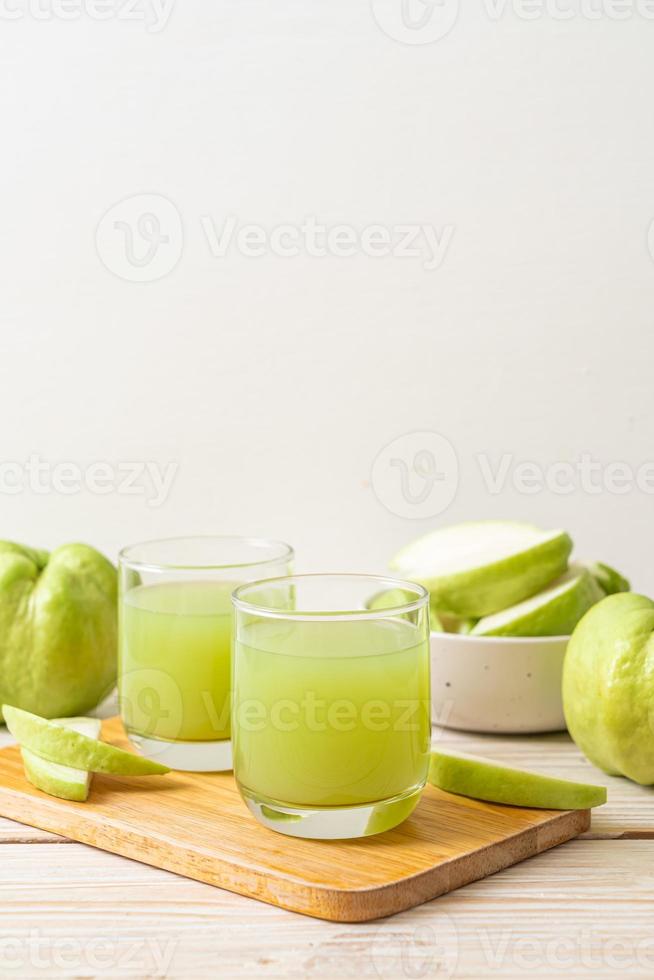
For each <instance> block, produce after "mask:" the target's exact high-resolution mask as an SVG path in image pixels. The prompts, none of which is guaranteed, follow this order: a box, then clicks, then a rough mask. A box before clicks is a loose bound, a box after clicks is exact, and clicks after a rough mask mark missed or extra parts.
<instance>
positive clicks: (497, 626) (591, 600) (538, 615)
mask: <svg viewBox="0 0 654 980" xmlns="http://www.w3.org/2000/svg"><path fill="white" fill-rule="evenodd" d="M603 598H604V593H603V592H602V590H601V589H600V587H599V586H598V584H597V582H596V581H595V579H594V578H593V576H592V575H590V574H589V572H587V571H586V570H585V569H584V568H581V567H575V566H574V565H573V566H572V567H571V568H570V570H569V571H567V572H566V573H565V574H564V575H562V576H561V578H559V579H557V580H556V581H555V582H553V583H552V585H550V586H549V588H546V589H544V590H543V591H542V592H539V593H538V595H535V596H532V597H531V598H530V599H525V600H524V601H523V602H519V603H517V605H515V606H510V607H509V608H508V609H503V610H502V611H501V612H498V613H494V614H493V615H492V616H484V617H483V619H480V620H479V622H478V623H477V625H476V626H473V628H472V630H471V631H470V634H471V636H569V635H570V633H572V631H573V630H574V628H575V626H576V625H577V623H578V622H579V620H580V619H581V617H582V616H583V615H584V614H585V613H586V612H588V610H589V609H590V607H591V606H594V605H595V603H596V602H599V601H600V600H601V599H603Z"/></svg>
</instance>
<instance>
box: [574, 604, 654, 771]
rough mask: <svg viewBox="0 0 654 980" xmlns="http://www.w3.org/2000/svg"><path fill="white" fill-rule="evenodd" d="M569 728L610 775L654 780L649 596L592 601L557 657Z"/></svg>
mask: <svg viewBox="0 0 654 980" xmlns="http://www.w3.org/2000/svg"><path fill="white" fill-rule="evenodd" d="M563 709H564V712H565V718H566V722H567V725H568V730H569V732H570V734H571V735H572V738H573V739H574V740H575V742H576V743H577V745H578V746H579V748H580V749H581V750H582V752H583V753H584V754H585V755H586V756H587V757H588V758H589V759H590V761H591V762H592V763H594V764H595V765H596V766H598V767H599V768H600V769H603V770H604V772H606V773H608V774H609V775H612V776H628V778H629V779H633V780H634V782H636V783H642V784H644V785H650V784H652V783H654V602H652V600H651V599H647V598H646V597H645V596H642V595H636V594H634V593H633V592H619V593H616V594H615V595H609V596H607V598H606V599H602V601H601V602H598V603H597V605H595V606H593V607H592V609H590V610H589V611H588V612H587V613H586V615H585V616H584V617H583V619H582V620H581V621H580V623H579V624H578V626H577V628H576V629H575V631H574V632H573V634H572V637H571V639H570V642H569V644H568V648H567V650H566V654H565V660H564V663H563Z"/></svg>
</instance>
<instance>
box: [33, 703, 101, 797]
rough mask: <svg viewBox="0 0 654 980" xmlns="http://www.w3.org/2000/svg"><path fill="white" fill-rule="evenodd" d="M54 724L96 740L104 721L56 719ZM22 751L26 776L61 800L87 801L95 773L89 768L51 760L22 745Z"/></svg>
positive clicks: (96, 719)
mask: <svg viewBox="0 0 654 980" xmlns="http://www.w3.org/2000/svg"><path fill="white" fill-rule="evenodd" d="M52 724H53V725H61V727H62V728H69V729H72V731H75V732H78V733H79V734H80V735H86V737H87V738H93V739H97V738H99V736H100V728H101V724H102V723H101V722H100V719H99V718H54V719H53V720H52ZM20 751H21V755H22V757H23V765H24V767H25V775H26V776H27V778H28V779H29V781H30V783H32V785H33V786H36V788H37V789H40V790H43V792H44V793H48V794H49V795H50V796H58V797H59V798H60V799H62V800H75V801H77V802H78V803H83V802H84V800H86V798H87V797H88V795H89V788H90V785H91V776H92V773H90V772H89V770H88V769H74V768H73V767H72V766H62V765H61V764H60V763H59V762H48V760H47V759H42V758H41V757H40V756H38V755H35V754H34V752H31V751H30V750H29V749H26V748H21V750H20Z"/></svg>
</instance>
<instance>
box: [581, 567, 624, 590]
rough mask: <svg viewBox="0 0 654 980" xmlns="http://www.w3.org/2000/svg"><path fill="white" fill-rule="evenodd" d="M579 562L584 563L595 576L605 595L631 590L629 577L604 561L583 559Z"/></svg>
mask: <svg viewBox="0 0 654 980" xmlns="http://www.w3.org/2000/svg"><path fill="white" fill-rule="evenodd" d="M578 564H580V565H583V567H584V568H586V569H587V570H588V571H589V572H590V574H591V575H592V576H593V578H594V579H595V581H596V582H597V584H598V585H599V587H600V588H601V589H602V591H603V592H604V594H605V595H615V593H616V592H629V590H630V589H631V585H630V583H629V579H626V578H625V577H624V575H621V574H620V572H618V571H616V569H615V568H611V566H610V565H606V564H605V563H604V562H603V561H582V562H578Z"/></svg>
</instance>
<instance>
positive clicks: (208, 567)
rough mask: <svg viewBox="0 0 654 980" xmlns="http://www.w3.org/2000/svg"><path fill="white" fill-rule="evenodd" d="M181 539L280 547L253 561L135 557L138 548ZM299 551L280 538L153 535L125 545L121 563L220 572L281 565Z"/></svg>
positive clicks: (154, 569)
mask: <svg viewBox="0 0 654 980" xmlns="http://www.w3.org/2000/svg"><path fill="white" fill-rule="evenodd" d="M181 541H196V542H199V541H210V542H215V543H216V544H219V543H220V542H224V543H227V542H229V543H231V544H241V545H243V546H244V547H255V548H271V549H277V550H276V553H275V554H273V555H270V556H268V557H266V558H254V559H252V560H251V561H240V562H176V561H152V560H142V559H139V558H132V557H131V552H134V551H136V549H138V548H145V547H148V546H151V545H171V546H173V545H174V544H175V543H179V542H181ZM294 557H295V552H294V550H293V548H292V546H291V545H290V544H286V542H285V541H280V540H278V539H276V538H257V537H252V536H248V535H240V534H188V535H176V536H175V537H172V538H150V539H148V540H147V541H138V542H137V543H135V544H129V545H125V546H124V547H123V548H121V549H120V551H119V552H118V563H119V564H120V565H128V566H129V567H130V568H134V569H138V570H139V571H151V572H165V571H176V572H198V571H208V572H212V571H213V572H219V571H227V570H229V569H231V568H258V567H260V566H264V565H277V564H279V562H283V561H292V559H293V558H294Z"/></svg>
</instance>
